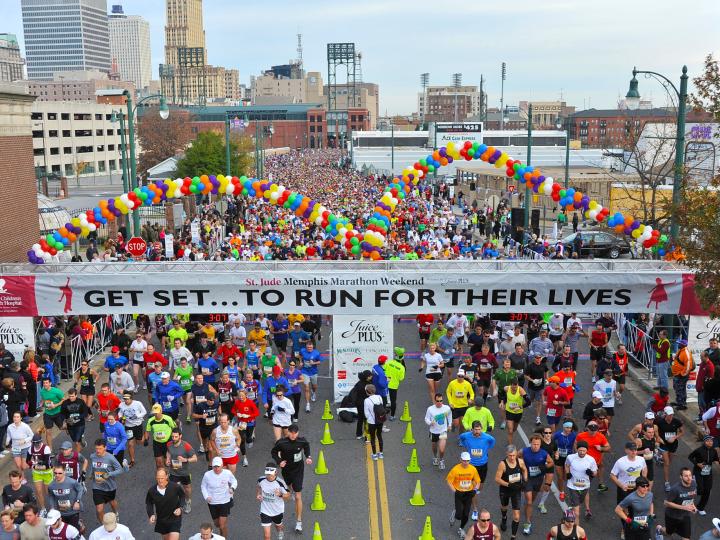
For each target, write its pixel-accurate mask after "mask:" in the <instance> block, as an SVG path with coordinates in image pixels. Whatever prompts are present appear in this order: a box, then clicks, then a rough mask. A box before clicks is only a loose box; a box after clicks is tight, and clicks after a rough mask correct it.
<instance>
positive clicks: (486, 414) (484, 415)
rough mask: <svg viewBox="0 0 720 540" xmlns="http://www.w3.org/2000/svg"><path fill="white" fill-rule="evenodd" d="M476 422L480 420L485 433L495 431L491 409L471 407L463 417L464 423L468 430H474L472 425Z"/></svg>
mask: <svg viewBox="0 0 720 540" xmlns="http://www.w3.org/2000/svg"><path fill="white" fill-rule="evenodd" d="M475 420H480V423H481V424H482V428H483V431H492V430H493V429H495V418H493V415H492V413H491V412H490V409H488V408H487V407H480V408H479V409H478V408H477V407H469V408H468V410H467V412H466V413H465V416H463V419H462V423H463V427H464V428H465V429H466V430H470V429H472V423H473V422H474V421H475Z"/></svg>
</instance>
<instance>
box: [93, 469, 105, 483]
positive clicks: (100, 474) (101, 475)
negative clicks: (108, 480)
mask: <svg viewBox="0 0 720 540" xmlns="http://www.w3.org/2000/svg"><path fill="white" fill-rule="evenodd" d="M106 474H107V473H106V472H105V471H95V475H94V476H95V482H98V483H103V482H104V481H105V475H106Z"/></svg>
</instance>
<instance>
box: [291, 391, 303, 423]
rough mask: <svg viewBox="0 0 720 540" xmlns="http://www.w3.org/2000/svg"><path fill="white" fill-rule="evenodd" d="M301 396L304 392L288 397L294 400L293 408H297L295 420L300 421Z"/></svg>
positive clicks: (294, 415)
mask: <svg viewBox="0 0 720 540" xmlns="http://www.w3.org/2000/svg"><path fill="white" fill-rule="evenodd" d="M300 396H302V392H295V393H294V394H290V395H289V396H288V397H289V398H290V399H291V400H292V404H293V407H295V414H293V418H294V419H295V420H297V419H298V414H299V412H300Z"/></svg>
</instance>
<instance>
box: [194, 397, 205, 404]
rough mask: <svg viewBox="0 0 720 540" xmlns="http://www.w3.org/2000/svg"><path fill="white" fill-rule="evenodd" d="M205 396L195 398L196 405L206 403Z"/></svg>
mask: <svg viewBox="0 0 720 540" xmlns="http://www.w3.org/2000/svg"><path fill="white" fill-rule="evenodd" d="M205 401H206V400H205V396H195V403H205Z"/></svg>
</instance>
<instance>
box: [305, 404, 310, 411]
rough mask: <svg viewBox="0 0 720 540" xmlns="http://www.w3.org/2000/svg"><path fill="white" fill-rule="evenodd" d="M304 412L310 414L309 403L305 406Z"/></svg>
mask: <svg viewBox="0 0 720 540" xmlns="http://www.w3.org/2000/svg"><path fill="white" fill-rule="evenodd" d="M305 412H310V404H309V403H306V404H305Z"/></svg>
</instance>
